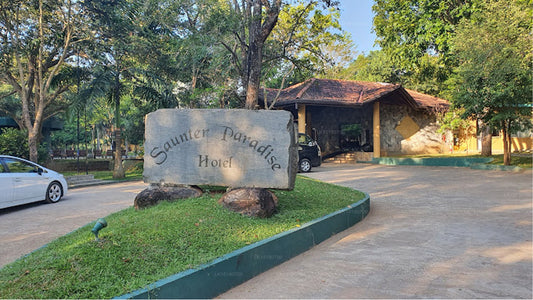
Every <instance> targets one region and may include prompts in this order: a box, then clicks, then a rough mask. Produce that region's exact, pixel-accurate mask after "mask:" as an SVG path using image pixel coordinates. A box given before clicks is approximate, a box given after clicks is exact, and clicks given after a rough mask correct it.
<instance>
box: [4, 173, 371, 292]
mask: <svg viewBox="0 0 533 300" xmlns="http://www.w3.org/2000/svg"><path fill="white" fill-rule="evenodd" d="M275 194H276V195H277V196H278V198H279V213H278V214H276V215H274V216H273V217H272V218H270V219H254V218H249V217H243V216H241V215H240V214H237V213H233V212H230V211H228V210H226V209H224V208H222V207H221V206H220V205H219V204H218V203H217V200H218V198H219V197H221V194H220V193H217V192H215V193H209V194H204V196H202V197H200V198H194V199H187V200H182V201H176V202H172V203H170V202H168V203H162V204H160V205H157V206H155V207H151V208H148V209H145V210H141V211H135V210H134V209H133V208H129V209H125V210H123V211H120V212H117V213H115V214H112V215H109V216H107V217H106V220H107V223H108V224H109V225H108V227H106V228H104V229H103V230H102V231H101V232H100V238H101V239H102V241H101V242H96V241H95V240H94V235H93V234H92V233H91V232H90V230H91V228H92V226H93V224H88V225H87V226H84V227H82V228H80V229H78V230H76V231H74V232H72V233H70V234H68V235H66V236H63V237H61V238H59V239H57V240H55V241H53V242H51V243H50V244H48V246H47V247H45V248H42V249H39V250H37V251H35V252H33V253H32V254H30V255H29V256H27V257H24V258H22V259H19V260H17V261H15V262H14V263H12V264H9V265H7V266H5V267H4V268H2V269H1V270H0V297H1V298H111V297H114V296H119V295H122V294H124V293H127V292H131V291H133V290H136V289H139V288H143V287H146V286H147V285H148V284H150V283H152V282H155V281H157V280H159V279H162V278H165V277H167V276H169V275H171V274H175V273H178V272H180V271H184V270H187V269H190V268H194V267H197V266H199V265H201V264H204V263H207V262H210V261H212V260H213V259H215V258H217V257H220V256H222V255H224V254H227V253H229V252H231V251H234V250H237V249H239V248H242V247H244V246H245V245H249V244H251V243H254V242H257V241H259V240H262V239H265V238H268V237H270V236H273V235H275V234H277V233H280V232H283V231H286V230H288V229H291V228H295V227H298V226H300V225H301V224H303V223H305V222H308V221H311V220H313V219H316V218H319V217H321V216H324V215H326V214H329V213H331V212H334V211H336V210H339V209H341V208H343V207H345V206H347V205H349V204H352V203H354V202H356V201H358V200H360V199H362V198H363V197H364V194H363V193H361V192H358V191H354V190H351V189H348V188H344V187H339V186H334V185H331V184H326V183H323V182H319V181H315V180H312V179H309V178H306V177H300V176H298V178H297V181H296V188H295V189H294V190H293V191H275Z"/></svg>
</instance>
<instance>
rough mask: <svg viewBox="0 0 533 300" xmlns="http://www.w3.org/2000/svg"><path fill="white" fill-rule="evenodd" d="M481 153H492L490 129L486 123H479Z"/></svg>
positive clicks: (489, 154) (483, 154)
mask: <svg viewBox="0 0 533 300" xmlns="http://www.w3.org/2000/svg"><path fill="white" fill-rule="evenodd" d="M481 126H482V127H481V155H482V156H491V155H492V129H491V128H490V126H488V125H486V124H481Z"/></svg>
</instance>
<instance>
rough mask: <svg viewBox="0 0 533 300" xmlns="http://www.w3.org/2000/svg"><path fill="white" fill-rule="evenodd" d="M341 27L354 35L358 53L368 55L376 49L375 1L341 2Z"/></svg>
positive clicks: (346, 0)
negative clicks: (374, 28) (373, 27)
mask: <svg viewBox="0 0 533 300" xmlns="http://www.w3.org/2000/svg"><path fill="white" fill-rule="evenodd" d="M339 2H340V5H339V6H340V10H341V20H340V23H341V27H342V29H344V30H345V31H347V32H349V33H351V34H352V40H353V42H354V44H355V45H356V50H357V52H358V53H364V54H368V53H369V52H370V51H371V50H377V49H379V47H374V46H373V45H374V40H375V39H376V35H375V34H374V33H372V32H371V31H372V19H373V18H374V14H373V12H372V5H373V4H374V1H373V0H340V1H339Z"/></svg>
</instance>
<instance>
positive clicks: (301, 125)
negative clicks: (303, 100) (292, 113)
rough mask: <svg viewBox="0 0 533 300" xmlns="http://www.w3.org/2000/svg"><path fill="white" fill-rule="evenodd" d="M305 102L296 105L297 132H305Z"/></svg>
mask: <svg viewBox="0 0 533 300" xmlns="http://www.w3.org/2000/svg"><path fill="white" fill-rule="evenodd" d="M305 115H306V113H305V104H299V105H298V132H299V133H307V132H306V130H305V129H306V126H305V125H306V119H305Z"/></svg>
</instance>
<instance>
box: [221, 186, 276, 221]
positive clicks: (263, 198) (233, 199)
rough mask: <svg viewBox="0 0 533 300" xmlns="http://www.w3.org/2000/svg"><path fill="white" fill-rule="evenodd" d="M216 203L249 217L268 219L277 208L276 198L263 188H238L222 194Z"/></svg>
mask: <svg viewBox="0 0 533 300" xmlns="http://www.w3.org/2000/svg"><path fill="white" fill-rule="evenodd" d="M218 203H220V204H222V205H223V206H224V207H225V208H227V209H229V210H231V211H234V212H238V213H240V214H243V215H245V216H250V217H258V218H269V217H271V216H272V215H273V214H274V213H275V212H276V211H277V208H278V197H276V195H274V193H272V192H271V191H269V190H267V189H263V188H238V189H233V190H230V191H228V192H226V193H225V194H224V196H222V198H220V200H218Z"/></svg>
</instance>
